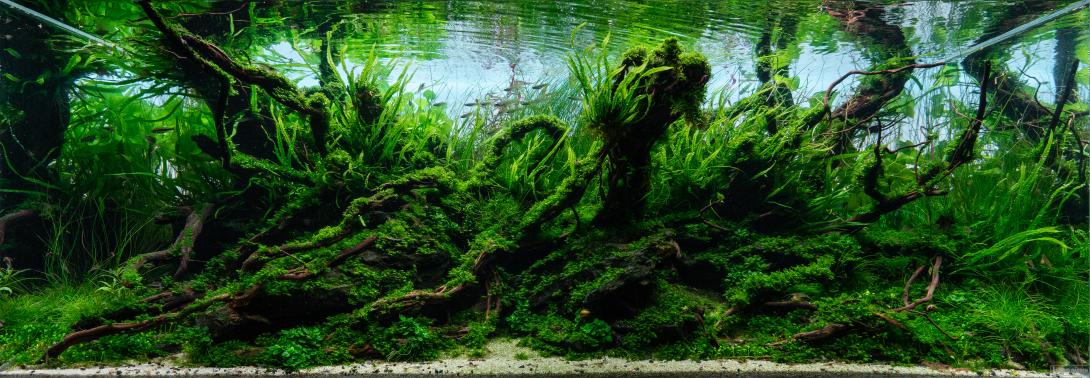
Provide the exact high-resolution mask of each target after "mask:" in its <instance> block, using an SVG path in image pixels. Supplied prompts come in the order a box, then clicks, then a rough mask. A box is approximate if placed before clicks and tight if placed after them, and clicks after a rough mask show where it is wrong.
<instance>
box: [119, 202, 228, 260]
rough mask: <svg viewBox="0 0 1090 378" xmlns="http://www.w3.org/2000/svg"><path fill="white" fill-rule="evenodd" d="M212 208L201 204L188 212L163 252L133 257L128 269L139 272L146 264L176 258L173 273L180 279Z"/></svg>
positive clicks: (207, 204)
mask: <svg viewBox="0 0 1090 378" xmlns="http://www.w3.org/2000/svg"><path fill="white" fill-rule="evenodd" d="M213 208H214V206H213V205H212V204H210V203H202V204H201V205H200V206H198V209H197V210H195V211H194V210H192V209H190V210H189V214H188V215H186V221H185V227H183V228H182V231H181V232H179V233H178V237H176V238H175V239H174V242H173V243H171V245H170V246H169V247H167V248H166V249H163V250H159V251H155V252H148V253H145V254H142V255H139V256H136V257H134V258H133V259H132V260H131V261H130V263H129V269H131V270H132V271H134V272H139V271H140V269H141V268H142V267H143V266H144V265H145V264H147V263H151V262H160V261H166V260H170V259H172V258H174V257H178V269H177V270H176V271H175V272H174V278H175V279H178V278H180V277H182V275H184V274H185V273H186V272H188V270H189V259H190V257H191V256H192V254H193V244H194V243H195V242H196V240H197V237H199V236H200V235H201V231H203V230H204V225H205V223H206V222H207V221H208V218H209V217H211V216H212V210H213Z"/></svg>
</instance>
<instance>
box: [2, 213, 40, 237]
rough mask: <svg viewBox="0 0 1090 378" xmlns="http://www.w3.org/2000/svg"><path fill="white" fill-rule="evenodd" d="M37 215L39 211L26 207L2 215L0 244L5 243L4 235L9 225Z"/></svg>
mask: <svg viewBox="0 0 1090 378" xmlns="http://www.w3.org/2000/svg"><path fill="white" fill-rule="evenodd" d="M37 216H38V213H37V212H36V211H34V210H27V209H24V210H19V211H15V212H11V213H8V214H5V215H4V216H2V217H0V245H4V237H5V236H6V234H7V230H8V226H10V225H11V224H13V223H16V222H19V221H23V220H26V219H30V218H34V217H37Z"/></svg>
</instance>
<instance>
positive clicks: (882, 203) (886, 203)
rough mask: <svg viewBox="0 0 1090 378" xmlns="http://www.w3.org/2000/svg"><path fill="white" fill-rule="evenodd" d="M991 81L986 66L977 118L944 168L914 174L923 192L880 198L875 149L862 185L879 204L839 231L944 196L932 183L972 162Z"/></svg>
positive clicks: (982, 123)
mask: <svg viewBox="0 0 1090 378" xmlns="http://www.w3.org/2000/svg"><path fill="white" fill-rule="evenodd" d="M990 77H991V65H990V64H989V65H987V66H985V67H984V80H983V81H982V82H981V83H980V98H979V101H978V102H977V111H976V116H975V117H974V118H973V120H972V122H970V124H969V127H968V128H967V129H965V131H964V132H962V134H961V137H960V138H959V140H958V144H957V145H956V146H955V147H954V149H953V150H951V151H950V154H949V155H948V156H947V157H946V166H945V167H935V168H933V169H931V170H929V171H927V172H923V173H922V174H921V173H919V172H917V178H916V184H917V185H918V186H919V187H920V188H924V189H915V190H911V191H909V192H908V193H905V194H902V195H900V196H897V197H894V198H886V197H885V195H883V194H881V193H880V192H879V190H878V188H877V185H878V181H879V180H878V178H879V176H880V175H881V171H880V169H881V166H882V154H881V152H880V151H881V149H879V148H876V149H875V159H876V160H877V161H876V162H875V164H876V165H875V167H874V168H872V169H874V170H877V171H875V172H874V173H873V174H872V175H871V178H870V179H868V180H866V182H864V189H863V190H864V192H866V193H867V195H869V196H870V197H872V198H874V199H875V200H876V201H878V204H876V205H875V206H874V209H872V210H871V211H868V212H866V213H863V214H859V215H856V216H854V217H852V218H851V219H849V220H848V221H847V224H845V225H843V226H840V227H839V230H840V231H858V230H859V229H861V228H863V227H864V226H866V225H867V224H869V223H873V222H875V221H877V220H878V219H880V218H881V217H882V216H883V215H885V214H888V213H891V212H894V211H897V210H899V209H900V208H902V207H904V206H905V205H908V204H909V203H912V202H913V201H915V200H918V199H920V198H923V197H931V196H941V195H946V193H947V192H946V191H944V190H940V189H937V188H935V183H936V181H938V180H941V179H943V178H946V177H949V176H950V175H951V174H953V173H954V170H956V169H957V168H958V167H960V166H962V165H965V164H968V163H970V162H972V160H973V159H974V157H975V156H976V155H975V154H976V152H975V151H976V142H977V139H978V138H979V137H980V129H981V128H982V127H983V125H984V118H985V116H986V115H987V107H988V86H989V81H990V80H989V78H990Z"/></svg>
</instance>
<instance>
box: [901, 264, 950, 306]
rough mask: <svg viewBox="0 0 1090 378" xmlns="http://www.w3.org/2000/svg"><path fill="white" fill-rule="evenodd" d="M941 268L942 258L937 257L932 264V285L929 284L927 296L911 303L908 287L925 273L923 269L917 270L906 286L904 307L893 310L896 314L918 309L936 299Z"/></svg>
mask: <svg viewBox="0 0 1090 378" xmlns="http://www.w3.org/2000/svg"><path fill="white" fill-rule="evenodd" d="M941 267H942V256H936V257H935V262H934V263H932V265H931V283H929V284H928V285H927V294H926V295H924V296H923V297H921V298H919V299H917V300H915V301H912V302H911V303H909V302H908V300H907V298H908V294H907V293H908V287H909V286H910V285H912V281H913V280H914V279H915V278H916V277H918V276H919V273H920V272H922V271H923V267H920V268H919V269H916V273H915V274H913V275H912V277H911V278H909V280H908V283H906V284H905V296H904V298H905V305H904V306H902V307H898V308H895V309H893V311H894V312H904V311H911V310H914V309H916V306H919V305H921V304H924V303H927V302H929V301H931V299H932V298H934V297H935V289H936V288H937V287H938V286H939V268H941Z"/></svg>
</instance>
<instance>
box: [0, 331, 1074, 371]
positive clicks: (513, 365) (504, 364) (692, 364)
mask: <svg viewBox="0 0 1090 378" xmlns="http://www.w3.org/2000/svg"><path fill="white" fill-rule="evenodd" d="M488 351H489V354H488V355H487V356H486V357H484V358H479V359H468V358H447V359H443V360H439V361H432V362H420V363H410V362H374V363H360V364H353V365H343V366H326V367H317V368H312V369H306V370H302V371H298V372H287V371H284V370H278V369H268V368H258V367H243V368H205V367H179V366H176V365H172V364H171V363H170V362H169V360H167V361H163V362H152V363H143V364H134V365H127V366H118V367H83V368H67V369H30V368H25V369H10V370H3V371H0V377H25V376H34V377H105V376H113V377H117V376H122V377H161V376H187V377H274V376H291V377H316V378H317V377H345V376H367V377H434V376H468V377H507V376H517V377H537V376H542V377H887V376H896V377H945V376H986V377H1065V378H1066V377H1070V378H1076V377H1078V378H1084V377H1087V376H1088V375H1086V374H1079V373H1075V372H1071V371H1067V372H1064V371H1056V372H1051V373H1038V372H1027V371H1021V370H984V371H970V370H965V369H950V368H942V367H927V366H908V367H905V366H891V365H881V364H847V363H837V362H828V363H825V362H823V363H810V364H781V363H775V362H768V361H739V360H714V361H652V360H640V361H632V360H624V359H618V358H599V359H591V360H582V361H567V360H564V359H561V358H554V357H541V356H539V355H537V354H536V353H534V352H532V351H530V350H528V349H524V348H521V347H518V346H516V345H515V341H511V340H501V341H494V342H492V343H491V344H489V345H488ZM516 355H519V357H522V358H516Z"/></svg>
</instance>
